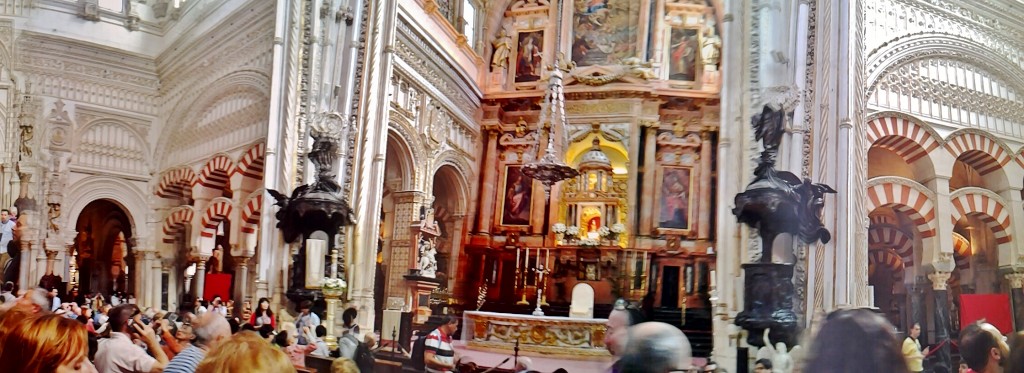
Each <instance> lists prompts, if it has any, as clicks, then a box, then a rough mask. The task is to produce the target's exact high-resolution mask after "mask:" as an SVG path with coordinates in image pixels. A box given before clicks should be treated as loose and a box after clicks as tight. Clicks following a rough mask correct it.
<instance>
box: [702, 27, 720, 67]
mask: <svg viewBox="0 0 1024 373" xmlns="http://www.w3.org/2000/svg"><path fill="white" fill-rule="evenodd" d="M721 49H722V39H721V38H719V37H718V35H716V34H715V28H714V27H712V26H710V25H709V26H707V27H705V28H704V39H703V42H702V44H701V47H700V56H701V59H702V60H703V62H704V66H705V67H707V66H715V67H716V69H717V67H718V61H719V60H720V59H721V57H722V52H721Z"/></svg>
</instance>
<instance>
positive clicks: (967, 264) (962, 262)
mask: <svg viewBox="0 0 1024 373" xmlns="http://www.w3.org/2000/svg"><path fill="white" fill-rule="evenodd" d="M953 258H954V259H956V268H957V269H968V268H971V242H970V241H968V240H967V238H964V236H961V235H960V233H956V232H953Z"/></svg>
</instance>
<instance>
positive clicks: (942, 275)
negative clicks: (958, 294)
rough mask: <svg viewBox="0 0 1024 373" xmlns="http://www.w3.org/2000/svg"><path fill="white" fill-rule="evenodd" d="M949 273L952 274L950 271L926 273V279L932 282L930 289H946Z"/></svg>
mask: <svg viewBox="0 0 1024 373" xmlns="http://www.w3.org/2000/svg"><path fill="white" fill-rule="evenodd" d="M951 275H953V273H952V272H933V273H930V274H928V279H929V280H931V282H932V290H946V286H947V285H948V283H949V277H950V276H951Z"/></svg>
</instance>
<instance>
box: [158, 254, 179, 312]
mask: <svg viewBox="0 0 1024 373" xmlns="http://www.w3.org/2000/svg"><path fill="white" fill-rule="evenodd" d="M173 269H174V262H173V261H172V260H168V259H165V260H162V261H160V272H161V273H163V274H166V275H167V298H166V299H163V302H167V311H172V312H173V311H177V310H178V276H176V275H175V273H174V270H173Z"/></svg>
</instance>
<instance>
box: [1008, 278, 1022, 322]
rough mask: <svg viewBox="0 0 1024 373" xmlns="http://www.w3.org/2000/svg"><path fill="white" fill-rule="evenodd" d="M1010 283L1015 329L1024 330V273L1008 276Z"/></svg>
mask: <svg viewBox="0 0 1024 373" xmlns="http://www.w3.org/2000/svg"><path fill="white" fill-rule="evenodd" d="M1006 279H1007V280H1009V282H1010V298H1011V299H1012V300H1013V303H1012V304H1013V329H1014V330H1016V331H1018V332H1019V331H1022V330H1024V290H1022V288H1024V273H1020V272H1014V273H1009V274H1007V275H1006Z"/></svg>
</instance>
